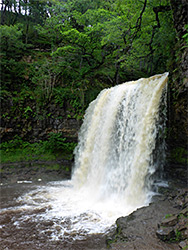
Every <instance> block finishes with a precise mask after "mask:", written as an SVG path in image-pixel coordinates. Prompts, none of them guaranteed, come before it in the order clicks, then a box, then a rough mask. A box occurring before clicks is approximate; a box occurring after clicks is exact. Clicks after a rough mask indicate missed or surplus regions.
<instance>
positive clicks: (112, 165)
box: [72, 73, 168, 207]
mask: <svg viewBox="0 0 188 250" xmlns="http://www.w3.org/2000/svg"><path fill="white" fill-rule="evenodd" d="M167 79H168V73H164V74H161V75H155V76H152V77H150V78H147V79H145V78H142V79H139V80H137V81H131V82H127V83H123V84H120V85H117V86H115V87H112V88H109V89H104V90H103V91H101V93H100V94H99V95H98V97H97V98H96V99H95V100H94V101H93V102H92V103H91V104H90V105H89V107H88V109H87V111H86V114H85V117H84V121H83V125H82V127H81V130H80V133H79V143H78V146H77V148H76V149H75V166H74V170H73V174H72V181H73V184H74V187H75V189H77V190H80V192H85V191H86V190H87V193H88V195H89V196H90V197H92V198H93V199H96V200H101V201H102V200H103V201H104V200H110V199H111V200H113V202H116V204H117V202H118V203H121V204H122V205H123V204H124V205H129V206H131V207H139V206H143V205H144V204H146V203H147V202H148V199H149V194H150V191H151V186H152V182H153V179H152V178H150V176H151V175H153V174H154V172H155V171H156V169H157V167H160V166H157V165H159V164H162V161H163V159H162V158H164V157H163V156H164V143H160V146H161V148H160V149H159V150H160V152H161V153H160V157H161V159H160V161H159V159H157V160H155V161H154V156H153V155H154V151H156V148H155V147H156V139H157V136H158V134H159V130H161V128H162V130H164V127H163V125H161V122H159V121H160V115H159V107H160V101H161V99H162V96H163V94H164V92H165V90H166V88H165V86H166V83H167ZM163 123H164V122H163ZM163 141H164V140H163ZM158 157H159V154H158Z"/></svg>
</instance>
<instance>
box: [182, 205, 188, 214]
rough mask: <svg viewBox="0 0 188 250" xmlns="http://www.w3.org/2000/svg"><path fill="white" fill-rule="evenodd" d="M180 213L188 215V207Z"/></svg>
mask: <svg viewBox="0 0 188 250" xmlns="http://www.w3.org/2000/svg"><path fill="white" fill-rule="evenodd" d="M180 214H183V215H185V216H188V207H186V208H184V209H183V210H182V211H181V212H180Z"/></svg>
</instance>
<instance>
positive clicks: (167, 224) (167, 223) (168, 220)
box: [161, 216, 178, 227]
mask: <svg viewBox="0 0 188 250" xmlns="http://www.w3.org/2000/svg"><path fill="white" fill-rule="evenodd" d="M177 222H178V218H177V216H171V217H169V218H166V219H164V220H163V221H162V222H161V226H164V227H171V226H175V225H176V223H177Z"/></svg>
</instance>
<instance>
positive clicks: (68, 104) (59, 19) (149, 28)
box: [0, 0, 187, 146]
mask: <svg viewBox="0 0 188 250" xmlns="http://www.w3.org/2000/svg"><path fill="white" fill-rule="evenodd" d="M5 3H8V7H6V6H5V5H6V4H5ZM168 6H169V1H168V0H161V1H157V0H152V1H138V0H136V1H133V0H117V1H115V0H95V1H93V0H67V1H60V0H50V1H47V0H42V1H33V0H32V1H8V2H7V1H4V2H3V4H2V6H1V7H2V11H1V24H2V25H1V27H0V32H1V41H0V48H1V51H0V56H1V71H2V77H1V82H2V84H1V85H2V86H1V88H2V92H1V100H2V101H3V102H5V103H6V100H7V99H9V100H11V102H12V103H13V105H12V106H11V110H10V112H9V114H6V113H7V111H6V112H5V113H4V114H3V118H6V119H8V118H10V117H14V118H16V117H21V118H24V119H25V120H27V121H29V120H30V118H35V117H38V119H44V117H45V116H48V117H49V112H48V111H47V110H45V108H46V107H47V106H48V105H49V104H50V105H54V104H55V105H58V106H60V107H61V108H65V112H66V116H67V117H68V118H76V119H81V118H82V117H83V113H84V110H85V109H86V107H87V106H88V105H89V103H90V102H91V101H92V100H93V99H94V98H95V97H96V95H97V94H98V93H99V91H100V90H101V89H103V88H106V87H111V86H113V85H116V84H119V83H121V82H125V81H127V80H130V79H131V80H132V79H137V78H140V77H147V76H149V75H151V74H155V73H162V72H164V71H167V70H168V69H167V65H168V61H169V60H171V56H172V54H173V51H174V41H175V32H174V28H173V20H172V12H171V10H170V9H168ZM159 7H160V8H162V9H161V10H160V11H159V12H158V18H157V17H156V12H155V11H154V9H157V8H158V9H159ZM185 28H187V26H185ZM184 39H185V41H187V35H185V36H184ZM4 106H5V105H4ZM41 113H42V114H41ZM19 125H20V124H18V126H19ZM56 139H57V138H56ZM59 143H60V142H59ZM62 143H63V142H62ZM61 146H62V145H61Z"/></svg>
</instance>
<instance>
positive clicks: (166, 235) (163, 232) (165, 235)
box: [156, 227, 176, 241]
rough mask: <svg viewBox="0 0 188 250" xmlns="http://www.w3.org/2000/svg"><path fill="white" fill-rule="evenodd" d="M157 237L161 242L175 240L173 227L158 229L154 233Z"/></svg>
mask: <svg viewBox="0 0 188 250" xmlns="http://www.w3.org/2000/svg"><path fill="white" fill-rule="evenodd" d="M156 234H157V237H158V238H159V239H160V240H163V241H170V240H171V239H172V238H175V235H176V234H175V232H174V228H173V227H160V228H159V229H158V230H157V231H156Z"/></svg>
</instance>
